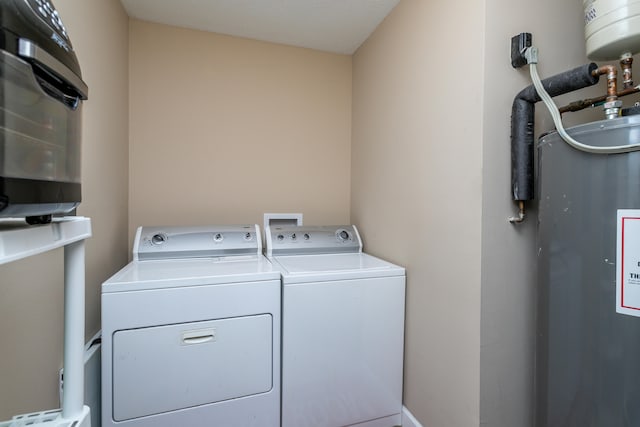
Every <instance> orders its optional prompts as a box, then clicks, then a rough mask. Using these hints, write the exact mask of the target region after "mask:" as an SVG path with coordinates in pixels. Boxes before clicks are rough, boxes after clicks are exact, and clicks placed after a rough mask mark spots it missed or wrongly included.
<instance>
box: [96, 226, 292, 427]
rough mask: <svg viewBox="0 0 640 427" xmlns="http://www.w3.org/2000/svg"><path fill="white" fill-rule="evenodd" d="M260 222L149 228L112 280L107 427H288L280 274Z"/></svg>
mask: <svg viewBox="0 0 640 427" xmlns="http://www.w3.org/2000/svg"><path fill="white" fill-rule="evenodd" d="M261 250H262V240H261V236H260V230H259V228H258V226H257V225H250V226H208V227H141V228H139V229H138V230H137V233H136V238H135V242H134V260H133V261H132V262H131V263H129V264H128V265H127V266H125V267H124V268H123V269H122V270H120V271H119V272H118V273H116V274H115V275H114V276H113V277H111V278H110V279H109V280H107V281H106V282H105V283H104V284H103V285H102V426H103V427H116V426H119V427H205V426H206V427H210V426H224V427H250V426H255V427H279V426H280V312H281V310H280V299H281V290H280V289H281V284H280V274H279V272H278V271H276V270H274V269H273V268H272V266H271V263H270V262H269V261H268V260H267V259H266V258H264V256H263V255H262V254H261Z"/></svg>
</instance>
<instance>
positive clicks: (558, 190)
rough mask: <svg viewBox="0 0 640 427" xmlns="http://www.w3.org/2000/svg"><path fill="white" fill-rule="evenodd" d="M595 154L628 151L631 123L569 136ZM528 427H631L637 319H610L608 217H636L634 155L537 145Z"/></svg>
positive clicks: (638, 350) (639, 344)
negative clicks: (531, 414) (626, 213)
mask: <svg viewBox="0 0 640 427" xmlns="http://www.w3.org/2000/svg"><path fill="white" fill-rule="evenodd" d="M568 132H569V134H570V135H571V136H572V137H574V138H575V139H577V140H578V141H580V142H583V143H586V144H589V145H594V146H614V145H627V144H637V143H638V142H640V116H638V115H636V116H628V117H621V118H617V119H613V120H605V121H599V122H593V123H588V124H584V125H580V126H576V127H574V128H572V129H568ZM538 185H539V188H538V191H539V194H538V196H539V212H538V215H539V217H538V219H539V224H538V267H539V268H538V274H539V277H538V285H539V286H538V320H537V323H538V325H537V326H538V336H537V357H536V372H537V374H536V382H537V384H536V389H537V392H536V393H537V408H536V426H546V427H631V426H634V427H638V426H640V403H639V402H640V317H633V316H628V315H624V314H619V313H617V312H616V262H619V260H617V259H616V248H617V229H616V224H617V210H618V209H640V152H637V151H636V152H633V153H629V154H615V155H601V154H589V153H584V152H582V151H577V150H575V149H573V148H571V147H569V146H568V145H567V144H565V143H564V142H563V141H562V140H561V139H560V137H559V136H558V134H557V133H555V132H554V133H550V134H547V135H544V136H542V137H541V138H540V140H539V143H538Z"/></svg>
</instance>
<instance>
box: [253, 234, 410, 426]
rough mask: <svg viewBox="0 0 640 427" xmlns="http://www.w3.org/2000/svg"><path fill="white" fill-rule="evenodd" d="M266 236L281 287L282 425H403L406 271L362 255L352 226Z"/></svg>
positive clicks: (270, 256)
mask: <svg viewBox="0 0 640 427" xmlns="http://www.w3.org/2000/svg"><path fill="white" fill-rule="evenodd" d="M265 234H266V249H267V251H266V252H267V256H268V257H269V259H270V260H271V261H272V262H273V263H274V265H275V266H276V267H277V268H279V269H280V271H281V274H282V283H283V302H282V310H283V311H282V316H283V318H282V322H283V329H282V344H283V346H282V427H343V426H361V427H365V426H366V427H391V426H398V425H400V423H401V411H402V375H403V348H404V307H405V270H404V268H402V267H399V266H396V265H393V264H391V263H388V262H386V261H383V260H381V259H378V258H375V257H373V256H371V255H368V254H364V253H362V241H361V240H360V236H359V234H358V231H357V229H356V227H355V226H324V227H308V226H299V227H296V226H289V227H286V226H282V227H273V226H272V227H270V228H269V229H267V230H266V232H265Z"/></svg>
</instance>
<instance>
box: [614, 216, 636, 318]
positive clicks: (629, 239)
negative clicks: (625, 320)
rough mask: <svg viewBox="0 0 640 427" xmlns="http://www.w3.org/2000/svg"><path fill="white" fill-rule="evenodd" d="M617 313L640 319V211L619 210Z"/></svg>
mask: <svg viewBox="0 0 640 427" xmlns="http://www.w3.org/2000/svg"><path fill="white" fill-rule="evenodd" d="M617 242H618V243H617V245H618V248H617V256H616V260H617V263H616V275H617V278H616V311H617V312H618V313H621V314H627V315H630V316H638V317H640V210H639V209H618V239H617Z"/></svg>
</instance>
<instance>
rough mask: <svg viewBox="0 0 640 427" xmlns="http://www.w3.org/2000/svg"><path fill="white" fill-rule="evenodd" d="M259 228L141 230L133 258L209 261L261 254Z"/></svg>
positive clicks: (212, 226) (145, 228)
mask: <svg viewBox="0 0 640 427" xmlns="http://www.w3.org/2000/svg"><path fill="white" fill-rule="evenodd" d="M261 252H262V238H261V236H260V229H259V228H258V225H256V224H253V225H208V226H194V227H176V226H170V227H139V228H138V230H137V232H136V237H135V240H134V242H133V259H134V260H136V261H141V260H151V259H169V258H172V259H179V258H210V257H223V256H237V255H260V254H261Z"/></svg>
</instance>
